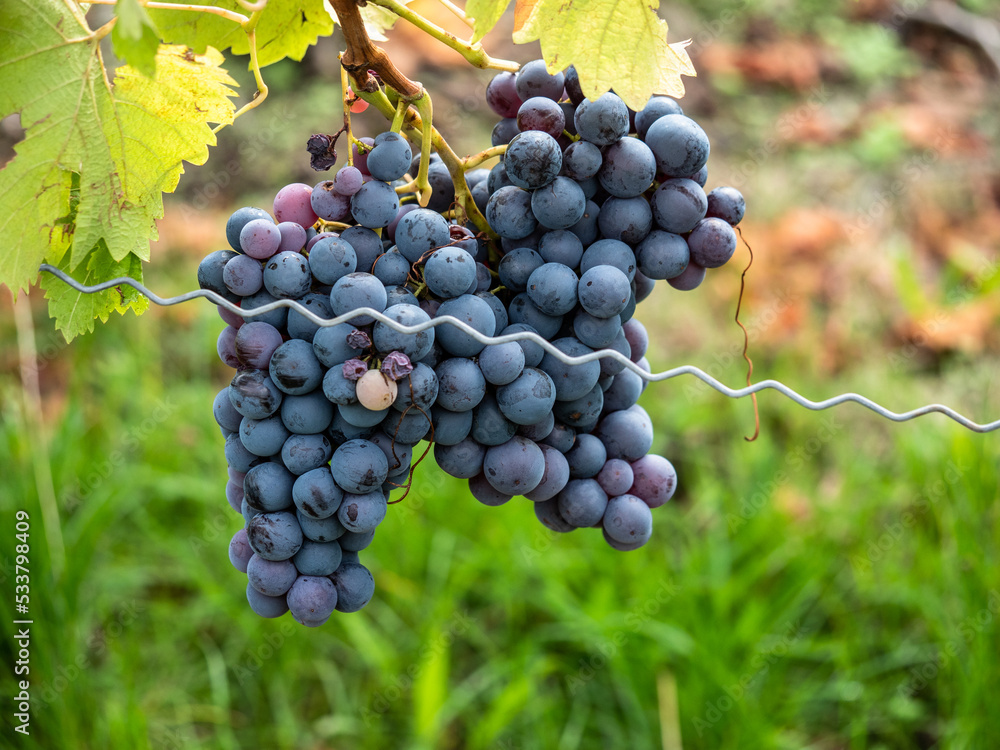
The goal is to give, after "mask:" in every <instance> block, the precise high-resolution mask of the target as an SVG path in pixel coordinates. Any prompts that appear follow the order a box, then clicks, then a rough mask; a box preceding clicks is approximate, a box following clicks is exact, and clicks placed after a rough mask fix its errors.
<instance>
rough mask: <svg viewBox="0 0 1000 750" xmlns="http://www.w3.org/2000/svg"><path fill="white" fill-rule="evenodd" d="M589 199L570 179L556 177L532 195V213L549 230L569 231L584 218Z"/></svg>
mask: <svg viewBox="0 0 1000 750" xmlns="http://www.w3.org/2000/svg"><path fill="white" fill-rule="evenodd" d="M586 209H587V198H586V196H585V195H584V194H583V190H582V189H581V188H580V186H579V185H578V184H577V183H576V182H575V181H573V180H571V179H570V178H569V177H556V178H555V179H554V180H552V182H550V183H549V184H547V185H545V186H543V187H541V188H539V189H537V190H535V191H534V192H532V194H531V212H532V213H533V214H534V215H535V218H536V219H538V223H539V224H541V225H542V226H543V227H546V228H547V229H569V228H570V227H571V226H573V225H574V224H576V223H577V222H578V221H580V219H582V218H583V213H584V211H586Z"/></svg>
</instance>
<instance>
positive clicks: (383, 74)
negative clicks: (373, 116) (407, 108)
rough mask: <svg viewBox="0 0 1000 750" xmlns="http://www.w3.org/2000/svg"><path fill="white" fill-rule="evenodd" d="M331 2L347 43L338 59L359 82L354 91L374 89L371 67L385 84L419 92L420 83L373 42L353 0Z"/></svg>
mask: <svg viewBox="0 0 1000 750" xmlns="http://www.w3.org/2000/svg"><path fill="white" fill-rule="evenodd" d="M330 4H331V5H332V6H333V11H334V13H336V14H337V20H338V21H339V22H340V29H341V31H343V33H344V41H345V42H346V44H347V50H346V51H345V52H344V54H343V55H342V56H341V59H340V63H341V65H343V66H344V68H346V69H347V72H348V73H350V74H351V77H352V78H353V79H354V80H355V82H356V83H357V84H358V88H357V90H356V91H355V93H359V94H360V92H362V91H363V92H366V93H374V92H375V91H378V90H379V85H378V81H376V80H375V79H374V78H373V77H372V76H371V75H369V73H368V71H369V70H371V71H373V72H374V73H375V74H376V75H378V77H379V78H381V79H382V81H383V82H384V83H385V84H386V85H387V86H391V87H392V88H394V89H395V90H396V91H398V92H400V93H401V94H402V95H403V96H404V97H411V98H415V97H417V96H419V95H420V92H421V91H422V90H423V89H422V87H421V86H420V84H418V83H415V82H414V81H411V80H410V79H409V78H407V77H406V76H405V75H403V74H402V72H400V70H399V68H397V67H396V66H395V65H394V64H393V63H392V60H390V59H389V56H388V55H387V54H386V53H385V50H383V49H382V48H381V47H376V46H375V45H374V44H373V43H372V40H371V38H370V37H369V36H368V32H367V31H366V30H365V24H364V21H363V20H362V19H361V11H359V10H358V5H357V3H356V2H355V0H330ZM366 101H367V100H366ZM369 103H370V102H369ZM383 114H384V113H383Z"/></svg>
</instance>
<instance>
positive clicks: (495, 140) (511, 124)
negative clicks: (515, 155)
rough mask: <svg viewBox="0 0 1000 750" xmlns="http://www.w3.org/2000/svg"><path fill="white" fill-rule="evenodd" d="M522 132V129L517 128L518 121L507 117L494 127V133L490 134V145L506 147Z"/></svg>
mask: <svg viewBox="0 0 1000 750" xmlns="http://www.w3.org/2000/svg"><path fill="white" fill-rule="evenodd" d="M520 132H521V129H520V128H519V127H518V126H517V120H515V119H513V118H511V117H505V118H504V119H502V120H500V122H498V123H497V124H496V125H494V126H493V132H491V133H490V145H491V146H506V145H507V144H509V143H510V142H511V141H512V140H513V139H514V136H515V135H517V134H518V133H520Z"/></svg>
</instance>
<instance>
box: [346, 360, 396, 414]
mask: <svg viewBox="0 0 1000 750" xmlns="http://www.w3.org/2000/svg"><path fill="white" fill-rule="evenodd" d="M396 393H397V387H396V383H395V382H394V381H393V380H390V379H389V378H387V377H386V376H385V375H384V374H382V373H381V372H379V371H378V370H369V371H368V372H366V373H365V374H364V375H362V376H361V379H360V380H358V382H357V386H356V394H357V397H358V402H359V403H360V404H361V405H362V406H363V407H365V408H366V409H371V410H372V411H382V410H383V409H388V408H389V407H390V406H392V402H393V401H395V400H396Z"/></svg>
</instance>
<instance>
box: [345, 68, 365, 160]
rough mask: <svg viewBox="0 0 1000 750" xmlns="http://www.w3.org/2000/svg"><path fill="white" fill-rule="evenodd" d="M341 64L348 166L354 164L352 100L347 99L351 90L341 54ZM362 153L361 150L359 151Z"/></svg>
mask: <svg viewBox="0 0 1000 750" xmlns="http://www.w3.org/2000/svg"><path fill="white" fill-rule="evenodd" d="M340 58H341V65H340V94H341V97H342V99H343V101H344V129H345V130H347V166H349V167H353V166H354V134H353V133H352V132H351V102H348V101H347V92H348V91H350V90H351V87H350V84H349V83H348V80H347V68H345V67H344V65H343V58H344V56H343V55H341V56H340ZM359 153H360V152H359Z"/></svg>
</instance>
